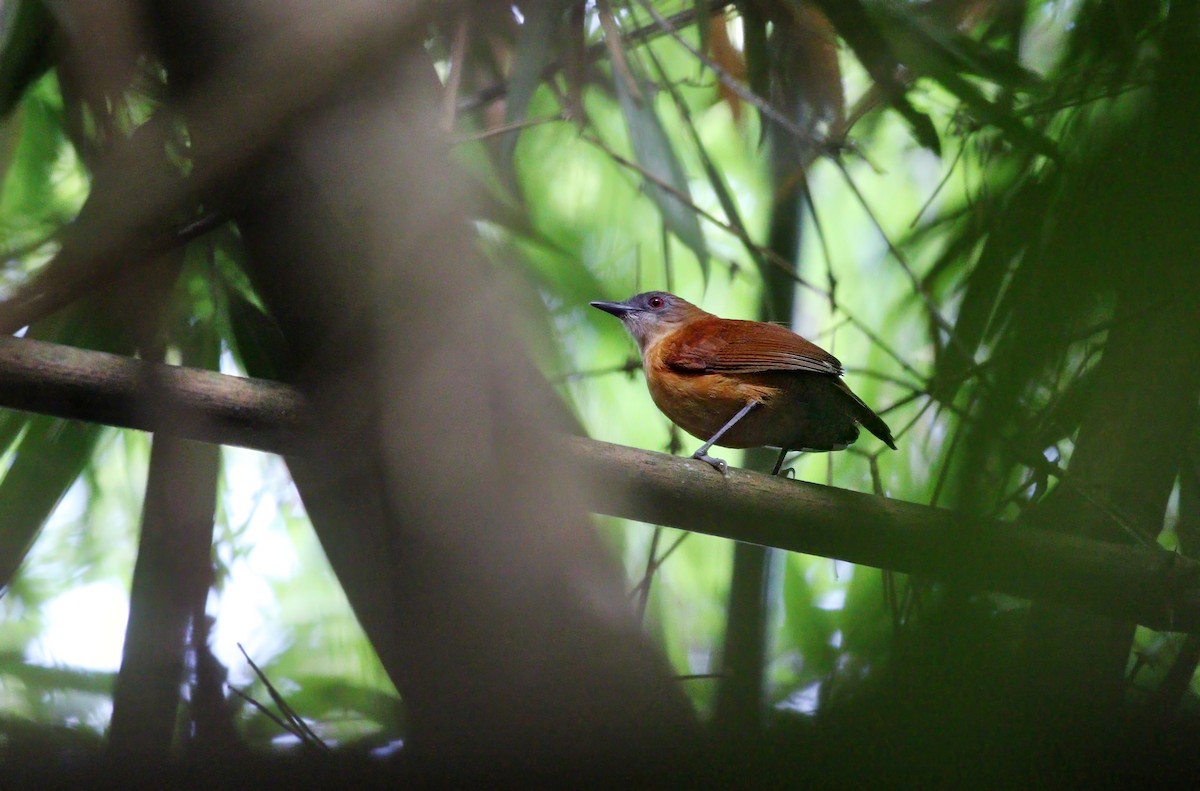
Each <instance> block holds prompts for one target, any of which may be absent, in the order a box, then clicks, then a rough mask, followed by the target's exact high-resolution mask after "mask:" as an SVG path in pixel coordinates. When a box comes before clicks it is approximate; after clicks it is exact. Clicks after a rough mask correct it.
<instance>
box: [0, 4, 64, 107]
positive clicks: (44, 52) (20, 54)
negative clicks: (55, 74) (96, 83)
mask: <svg viewBox="0 0 1200 791" xmlns="http://www.w3.org/2000/svg"><path fill="white" fill-rule="evenodd" d="M7 5H9V8H6V9H5V10H6V11H8V13H7V14H5V17H6V18H5V20H4V40H3V43H0V116H5V115H8V114H9V113H11V112H12V111H13V108H14V107H16V106H17V102H19V101H20V100H21V96H22V95H23V94H24V93H25V89H26V88H28V87H29V86H30V85H32V84H33V82H34V81H35V80H37V78H38V77H41V76H42V75H43V74H45V73H46V71H47V70H48V69H49V68H50V65H51V63H52V60H51V53H50V37H51V34H52V33H53V32H54V19H53V17H52V16H51V15H50V12H49V11H48V10H47V8H46V6H45V5H44V4H43V3H42V2H41V0H18V1H17V2H16V3H15V4H7ZM12 5H15V6H16V8H15V9H12V10H10V8H11V6H12Z"/></svg>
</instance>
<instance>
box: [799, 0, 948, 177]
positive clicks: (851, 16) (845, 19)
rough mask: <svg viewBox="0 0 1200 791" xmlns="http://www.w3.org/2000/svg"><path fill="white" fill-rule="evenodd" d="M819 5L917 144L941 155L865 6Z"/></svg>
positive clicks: (834, 1)
mask: <svg viewBox="0 0 1200 791" xmlns="http://www.w3.org/2000/svg"><path fill="white" fill-rule="evenodd" d="M792 2H793V3H794V2H796V0H792ZM816 3H817V5H818V6H819V7H820V8H821V10H822V11H824V12H825V16H827V17H828V18H829V21H830V22H832V23H833V26H834V27H835V28H836V29H837V32H838V34H839V35H841V37H842V38H843V39H845V40H846V43H847V44H849V45H850V49H852V50H854V54H855V56H856V57H857V58H858V60H859V62H861V63H862V65H863V68H865V69H866V70H867V73H868V74H870V75H871V79H872V80H874V81H875V84H876V85H878V86H879V89H880V90H881V91H882V92H883V95H884V97H885V98H886V99H887V101H888V103H889V104H890V105H892V107H893V109H895V110H896V112H898V113H900V115H901V116H902V117H903V118H904V120H905V121H907V122H908V125H909V127H911V128H912V132H913V136H914V137H916V139H917V142H918V143H920V144H921V145H922V146H923V147H924V148H928V149H929V150H930V151H932V152H934V153H935V154H938V155H940V154H941V153H942V145H941V142H940V141H939V139H938V134H937V130H936V129H934V128H933V122H932V121H930V120H929V117H928V116H926V115H925V114H924V113H922V112H920V111H919V110H917V108H915V107H913V106H912V104H911V103H910V102H909V101H908V94H907V92H906V90H905V88H904V86H903V85H901V84H900V82H899V80H898V79H897V78H896V72H897V69H898V67H899V65H900V64H899V61H898V60H897V59H896V56H895V54H894V53H893V51H892V45H891V43H890V42H889V41H888V39H887V37H885V36H884V34H883V33H882V32H881V31H880V29H879V27H878V26H877V25H876V24H875V21H874V20H872V19H871V17H870V15H869V14H868V13H867V9H866V7H864V6H863V4H862V3H860V2H858V0H816Z"/></svg>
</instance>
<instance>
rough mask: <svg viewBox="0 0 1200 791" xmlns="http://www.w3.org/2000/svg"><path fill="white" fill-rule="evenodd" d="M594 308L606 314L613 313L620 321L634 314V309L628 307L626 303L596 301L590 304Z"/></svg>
mask: <svg viewBox="0 0 1200 791" xmlns="http://www.w3.org/2000/svg"><path fill="white" fill-rule="evenodd" d="M590 304H591V306H592V307H593V308H599V309H600V310H602V311H604V312H605V313H611V314H613V315H614V316H616V317H617V318H618V319H623V318H625V317H626V316H628V315H629V314H630V313H632V312H633V308H631V307H629V306H628V305H626V304H625V303H624V302H601V301H596V302H592V303H590Z"/></svg>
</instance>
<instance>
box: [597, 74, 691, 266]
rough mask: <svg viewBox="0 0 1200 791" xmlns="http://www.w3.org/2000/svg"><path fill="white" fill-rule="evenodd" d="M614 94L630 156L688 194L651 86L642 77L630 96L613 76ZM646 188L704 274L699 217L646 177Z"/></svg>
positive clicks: (622, 81)
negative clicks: (653, 104)
mask: <svg viewBox="0 0 1200 791" xmlns="http://www.w3.org/2000/svg"><path fill="white" fill-rule="evenodd" d="M616 85H617V98H618V100H619V101H620V104H621V111H622V113H624V115H625V124H626V127H627V128H628V130H629V140H630V144H631V145H632V146H633V154H634V158H635V159H637V162H638V164H639V165H641V166H642V168H644V169H645V171H646V172H647V173H649V174H650V175H651V176H654V177H655V178H656V179H658V180H660V181H662V182H663V183H665V184H669V185H670V186H671V187H672V188H673V189H675V190H677V191H678V192H680V193H682V194H683V195H686V196H688V198H689V200H690V198H691V191H690V190H689V189H688V183H687V177H686V176H685V175H684V172H683V165H682V164H680V162H679V158H678V157H677V156H676V155H675V150H674V149H673V148H672V146H671V141H670V139H669V138H668V137H667V133H666V131H665V130H664V129H663V126H662V122H661V121H660V120H659V118H658V114H657V113H656V112H655V111H654V107H653V106H652V105H651V103H650V101H649V99H648V97H649V96H650V95H651V94H650V91H651V86H650V85H649V83H647V82H646V81H644V80H638V81H637V85H638V90H639V91H640V93H641V96H634V95H633V91H631V90H630V87H629V85H628V84H627V83H626V82H625V81H624V80H621V79H617V80H616ZM646 192H647V194H648V195H649V196H650V197H651V199H653V201H654V202H655V204H656V205H657V206H658V210H659V211H660V212H662V216H663V220H664V221H665V222H666V224H667V228H669V229H670V231H671V233H673V234H675V236H676V237H678V238H679V241H681V242H683V243H684V244H685V245H687V246H688V247H689V248H691V250H692V252H694V253H695V254H696V259H697V260H698V261H699V262H700V267H701V269H702V270H703V272H704V277H705V279H706V280H707V278H708V247H707V245H706V244H705V242H704V232H703V231H701V230H700V221H699V219H698V218H697V217H696V213H695V212H694V211H692V209H691V207H690V206H687V205H685V204H684V203H683V202H682V201H680V200H679V198H677V197H676V196H675V195H673V194H672V193H671V192H670V191H668V190H665V189H663V188H662V187H660V186H659V185H658V184H656V183H654V182H652V181H650V180H647V181H646Z"/></svg>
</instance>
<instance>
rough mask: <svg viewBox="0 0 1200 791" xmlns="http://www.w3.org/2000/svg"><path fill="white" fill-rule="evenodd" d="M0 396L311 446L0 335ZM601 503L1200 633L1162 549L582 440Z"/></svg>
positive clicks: (290, 407) (229, 407)
mask: <svg viewBox="0 0 1200 791" xmlns="http://www.w3.org/2000/svg"><path fill="white" fill-rule="evenodd" d="M0 406H3V407H9V408H13V409H21V410H26V411H31V412H38V413H42V414H48V415H55V416H57V417H63V418H70V419H75V420H85V421H89V422H95V423H104V424H107V425H113V426H120V427H124V428H134V429H141V430H144V431H163V432H169V433H175V434H179V435H180V436H185V437H188V438H191V439H198V440H203V441H207V442H219V443H222V444H228V445H241V446H244V447H250V448H257V449H260V450H266V451H272V452H279V453H302V452H303V441H302V439H303V436H304V425H305V413H306V409H305V402H304V398H303V396H301V395H300V394H299V393H298V392H296V391H295V390H293V389H292V388H290V387H288V386H286V385H282V384H279V383H277V382H268V381H264V380H261V379H246V378H241V377H235V376H227V375H224V374H218V373H214V372H211V371H200V370H195V369H189V368H179V367H172V366H166V365H158V364H153V363H147V362H143V361H140V360H134V359H131V358H127V357H121V356H118V355H112V354H104V353H100V352H90V351H83V350H80V349H73V348H69V347H64V346H58V345H55V344H50V343H44V342H41V341H35V340H28V339H20V338H10V337H6V336H0ZM568 448H569V451H570V453H571V455H572V456H573V457H575V460H576V461H577V462H578V464H579V465H580V466H581V467H582V468H583V469H584V470H585V471H586V472H587V474H588V475H589V477H590V481H591V483H592V484H593V485H592V487H591V489H590V493H591V494H590V496H591V498H592V499H591V501H590V507H591V508H592V510H594V511H596V512H597V513H605V514H610V515H613V516H622V517H627V518H629V519H636V520H638V521H642V522H650V523H653V524H661V525H668V526H671V527H677V528H681V529H685V530H693V531H696V532H702V533H708V534H710V535H715V536H721V537H724V538H729V539H733V540H736V541H747V542H751V543H756V544H763V545H765V546H772V547H779V548H781V549H786V550H791V551H794V552H803V553H806V554H811V555H822V556H825V557H831V558H839V559H842V560H846V561H850V562H852V563H859V564H863V565H868V566H877V567H880V568H887V569H892V570H895V571H901V572H905V573H909V574H917V575H920V576H925V577H929V578H932V579H937V580H943V581H946V582H953V583H958V584H962V585H964V586H968V587H970V588H972V589H978V590H996V591H1001V592H1004V593H1009V594H1013V595H1016V596H1023V597H1030V598H1034V597H1036V598H1045V599H1049V600H1053V601H1059V602H1064V603H1068V604H1074V605H1077V606H1080V607H1084V608H1086V609H1089V610H1093V611H1095V612H1098V613H1101V614H1103V615H1107V616H1109V617H1113V618H1118V619H1123V620H1129V621H1134V622H1137V623H1140V624H1143V625H1145V626H1149V627H1151V628H1154V629H1160V630H1182V631H1198V630H1200V564H1198V563H1196V562H1195V561H1192V560H1188V559H1186V558H1183V557H1181V556H1179V555H1176V554H1174V553H1171V552H1168V551H1166V550H1162V549H1157V548H1148V547H1136V546H1126V545H1122V544H1112V543H1104V542H1098V541H1089V540H1084V539H1079V538H1074V537H1071V536H1065V535H1060V534H1057V533H1050V532H1046V531H1035V530H1030V529H1022V528H1014V527H1012V526H1011V525H1006V524H1004V523H999V522H979V521H973V520H971V519H969V518H966V517H964V516H962V515H961V514H958V513H956V512H953V511H948V510H945V509H941V508H931V507H928V506H924V505H916V504H913V503H905V502H901V501H898V500H888V499H886V498H883V497H876V496H873V495H867V494H861V493H859V492H852V491H847V490H844V489H837V488H834V487H831V486H822V485H819V484H812V483H803V482H800V481H792V480H786V479H781V478H772V477H769V476H766V475H762V474H759V473H755V472H748V471H745V470H737V469H731V470H730V471H729V474H728V475H727V476H721V475H720V474H719V473H717V472H716V471H715V470H713V468H712V467H710V466H708V465H707V464H704V463H702V462H697V461H694V460H691V459H684V458H679V457H676V456H669V455H666V454H662V453H654V452H650V451H643V450H636V449H633V448H626V447H622V446H619V445H610V444H608V443H603V442H596V441H594V440H589V439H583V438H571V439H570V440H569V443H568Z"/></svg>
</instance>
